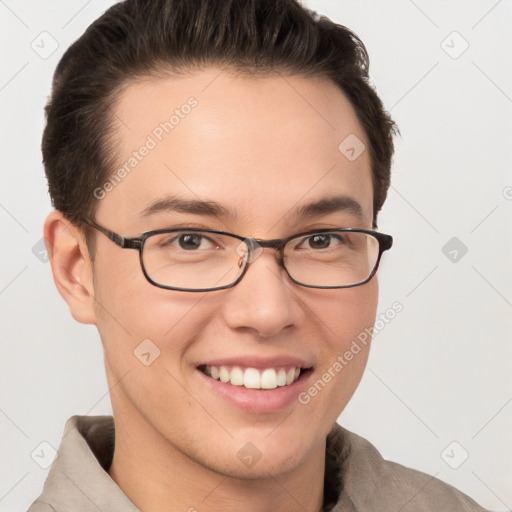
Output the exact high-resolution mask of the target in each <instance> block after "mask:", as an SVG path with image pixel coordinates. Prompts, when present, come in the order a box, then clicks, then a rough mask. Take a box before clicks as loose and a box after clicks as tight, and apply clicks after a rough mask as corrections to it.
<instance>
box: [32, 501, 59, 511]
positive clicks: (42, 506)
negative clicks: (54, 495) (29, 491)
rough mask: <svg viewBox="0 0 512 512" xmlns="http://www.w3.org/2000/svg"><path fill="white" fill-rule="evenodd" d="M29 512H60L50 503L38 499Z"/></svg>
mask: <svg viewBox="0 0 512 512" xmlns="http://www.w3.org/2000/svg"><path fill="white" fill-rule="evenodd" d="M27 512H58V511H57V510H56V509H55V508H54V507H52V506H51V505H50V504H49V503H45V502H44V501H41V500H39V499H37V500H36V501H34V503H32V505H30V508H29V509H28V510H27Z"/></svg>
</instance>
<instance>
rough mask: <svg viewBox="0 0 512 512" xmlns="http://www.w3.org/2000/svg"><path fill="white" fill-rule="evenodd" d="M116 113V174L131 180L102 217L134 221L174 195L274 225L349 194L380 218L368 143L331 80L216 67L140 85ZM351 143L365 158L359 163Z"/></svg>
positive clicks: (129, 90)
mask: <svg viewBox="0 0 512 512" xmlns="http://www.w3.org/2000/svg"><path fill="white" fill-rule="evenodd" d="M113 114H114V116H113V118H114V125H115V129H114V139H113V140H114V144H115V150H116V164H117V166H116V169H115V170H114V177H115V178H116V176H115V174H116V172H117V174H118V175H119V174H121V175H122V176H121V177H119V176H117V178H116V179H115V180H114V181H115V183H114V182H113V183H112V185H113V186H111V187H109V192H108V194H107V195H106V197H105V199H104V200H103V201H100V204H99V208H98V214H99V213H101V212H102V211H103V212H105V213H104V214H103V215H106V216H114V217H115V216H116V212H117V214H119V213H121V212H122V213H123V215H124V218H125V219H127V220H130V222H131V225H133V223H137V222H142V221H141V220H140V219H141V216H140V215H139V216H138V214H140V213H141V212H143V211H146V212H147V210H148V207H150V206H151V204H153V203H154V202H155V201H158V200H160V199H165V197H166V196H168V195H173V196H178V197H180V198H183V199H194V200H204V201H215V202H216V203H219V204H221V205H222V206H225V207H226V208H227V209H228V210H229V211H230V212H234V213H236V217H237V219H238V220H242V221H249V220H251V219H252V220H255V219H257V220H259V221H261V222H264V223H269V225H270V224H271V223H272V220H273V221H274V222H275V220H276V218H277V217H283V216H285V215H286V212H288V211H290V209H291V208H292V207H294V206H300V205H301V204H305V203H306V202H308V201H309V200H314V199H319V198H322V197H326V196H332V195H346V196H350V197H351V198H352V199H354V200H355V201H357V202H358V203H360V205H361V209H362V212H363V215H364V216H366V217H367V218H368V219H369V220H370V222H371V217H372V211H371V210H372V196H373V194H372V187H371V181H372V180H371V171H370V159H369V154H368V153H369V152H368V151H365V150H364V148H365V147H367V146H368V144H367V138H366V135H365V133H364V130H363V129H362V127H361V125H360V123H359V121H358V119H357V117H356V115H355V112H354V109H353V107H352V105H351V104H350V102H349V101H348V100H347V98H346V97H345V95H344V94H343V93H342V92H341V91H340V90H339V88H338V87H336V86H335V84H333V83H331V82H329V81H326V80H320V79H318V78H307V77H303V76H297V75H293V76H286V75H279V74H276V75H270V76H269V75H266V76H250V77H248V76H240V75H236V74H234V73H233V72H228V71H226V70H222V69H218V68H209V69H206V70H202V71H198V72H194V73H190V74H186V75H180V76H172V77H171V76H170V77H168V78H145V79H143V80H140V81H137V82H136V83H131V84H129V85H127V86H126V87H125V88H124V89H123V91H122V92H121V93H120V95H119V98H118V102H117V105H116V107H115V110H114V112H113ZM347 141H348V142H347ZM347 145H348V146H351V148H349V149H352V147H353V149H354V150H355V151H356V152H357V153H359V152H360V151H362V152H361V154H359V155H356V156H357V158H353V156H354V155H353V152H352V153H348V154H347V153H346V151H345V150H346V149H347V148H345V146H347ZM350 157H352V158H350ZM120 169H124V172H118V171H119V170H120ZM267 227H268V226H267Z"/></svg>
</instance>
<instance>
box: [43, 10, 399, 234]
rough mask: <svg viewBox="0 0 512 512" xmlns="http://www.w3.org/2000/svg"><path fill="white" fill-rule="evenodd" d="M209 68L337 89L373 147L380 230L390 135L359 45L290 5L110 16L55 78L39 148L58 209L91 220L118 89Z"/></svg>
mask: <svg viewBox="0 0 512 512" xmlns="http://www.w3.org/2000/svg"><path fill="white" fill-rule="evenodd" d="M211 65H220V66H222V67H226V68H229V69H232V70H234V71H237V72H242V73H248V74H263V75H264V74H272V73H276V72H284V73H289V74H299V75H304V76H314V77H320V78H327V79H329V80H331V81H332V82H334V83H335V84H336V85H337V86H338V87H339V88H340V89H341V90H342V91H343V93H344V94H345V95H346V96H347V97H348V99H349V100H350V102H351V104H352V105H353V107H354V109H355V111H356V114H357V116H358V118H359V121H360V122H361V124H362V126H363V128H364V130H365V132H366V134H367V137H368V140H369V145H370V147H369V151H370V157H371V163H372V178H373V192H374V194H373V195H374V201H373V221H374V225H376V219H377V213H378V212H379V211H380V209H381V208H382V205H383V203H384V200H385V199H386V195H387V191H388V188H389V184H390V169H391V161H392V156H393V150H394V147H393V135H394V134H395V132H396V131H397V130H396V126H395V124H394V123H393V121H392V119H391V118H390V116H389V114H388V113H387V112H386V111H385V109H384V107H383V105H382V102H381V100H380V99H379V97H378V96H377V94H376V92H375V90H374V89H373V87H372V86H371V85H370V83H369V77H368V67H369V60H368V54H367V51H366V49H365V47H364V44H363V43H362V42H361V40H360V39H359V38H358V37H357V36H356V35H355V34H354V33H353V32H351V31H350V30H349V29H347V28H345V27H343V26H341V25H338V24H336V23H334V22H332V21H331V20H329V19H328V18H326V17H323V16H319V15H318V14H316V13H315V12H313V11H311V10H309V9H306V8H305V7H303V6H302V5H300V3H299V2H298V1H296V0H126V1H124V2H121V3H118V4H116V5H114V6H113V7H111V8H110V9H108V10H107V11H106V12H105V13H104V14H103V15H102V16H101V17H100V18H98V19H97V20H96V21H95V22H94V23H92V24H91V25H90V26H89V27H88V28H87V30H86V31H85V33H84V34H83V35H82V36H81V37H80V38H79V39H78V40H77V41H76V42H75V43H73V44H72V45H71V47H70V48H68V50H67V51H66V52H65V54H64V55H63V57H62V59H61V60H60V62H59V64H58V66H57V69H56V70H55V74H54V78H53V88H52V94H51V97H50V100H49V102H48V104H47V106H46V118H47V124H46V128H45V130H44V134H43V141H42V150H43V162H44V166H45V171H46V176H47V178H48V184H49V191H50V196H51V198H52V203H53V205H54V207H55V208H56V209H57V210H60V211H61V212H62V213H63V214H64V215H65V216H66V218H68V219H69V220H70V221H71V222H73V223H74V224H76V225H77V226H79V227H82V228H83V227H84V223H83V220H84V218H87V217H92V216H93V215H94V211H95V208H96V205H97V201H98V199H97V198H96V197H95V195H94V190H95V189H96V188H97V187H98V186H100V185H101V184H103V183H104V182H105V181H106V180H107V179H108V178H109V176H110V175H111V174H112V173H113V172H114V170H115V165H116V162H115V147H114V146H115V144H114V140H115V139H114V133H113V132H114V129H113V126H114V123H113V114H112V112H113V107H114V105H115V102H116V99H117V98H118V97H119V91H120V90H121V89H122V87H123V86H125V85H126V84H128V83H130V82H132V81H133V80H134V79H137V78H143V77H147V76H153V75H155V76H159V75H162V74H164V75H165V74H166V73H167V74H172V73H186V72H187V71H193V70H197V69H202V68H205V67H208V66H211ZM340 142H341V141H340Z"/></svg>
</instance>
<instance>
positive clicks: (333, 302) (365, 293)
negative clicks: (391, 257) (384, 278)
mask: <svg viewBox="0 0 512 512" xmlns="http://www.w3.org/2000/svg"><path fill="white" fill-rule="evenodd" d="M377 303H378V284H377V280H376V279H375V278H374V279H372V280H371V281H370V282H369V283H366V284H365V285H363V286H358V287H355V288H346V289H342V290H336V291H335V292H334V293H333V294H332V295H330V296H326V297H325V299H319V300H318V302H317V307H316V311H315V312H316V313H317V315H318V318H319V320H320V326H323V328H324V334H325V336H324V339H326V340H328V341H327V342H326V343H325V348H326V349H327V351H329V352H332V351H333V350H336V351H337V352H339V351H340V350H343V351H344V350H346V349H347V348H348V347H349V346H350V344H351V342H352V341H353V340H356V339H357V337H358V336H359V334H361V333H362V332H365V329H368V328H370V327H371V326H373V324H374V321H375V314H376V311H377Z"/></svg>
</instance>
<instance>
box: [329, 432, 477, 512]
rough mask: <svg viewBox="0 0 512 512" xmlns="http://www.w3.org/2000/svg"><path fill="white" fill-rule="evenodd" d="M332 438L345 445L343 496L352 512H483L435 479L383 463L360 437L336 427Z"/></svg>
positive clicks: (400, 466) (467, 497) (464, 497)
mask: <svg viewBox="0 0 512 512" xmlns="http://www.w3.org/2000/svg"><path fill="white" fill-rule="evenodd" d="M333 434H334V437H335V438H336V439H337V441H338V443H340V444H343V445H344V450H343V452H344V457H343V461H342V464H343V472H342V475H343V476H342V478H343V484H342V485H343V490H342V496H343V495H345V496H344V499H345V500H346V501H350V502H351V503H352V505H353V506H355V510H358V511H359V510H360V511H366V510H368V511H369V510H379V511H380V512H386V511H390V512H391V511H393V512H395V511H396V510H400V511H401V512H413V511H414V512H440V511H450V512H459V511H460V512H485V509H484V508H482V507H481V506H479V505H478V504H477V503H476V502H475V501H474V500H472V499H471V498H470V497H469V496H466V495H465V494H463V493H462V492H460V491H458V490H457V489H455V488H454V487H452V486H451V485H449V484H447V483H445V482H443V481H441V480H439V479H438V478H436V477H435V476H431V475H427V474H426V473H422V472H421V471H416V470H414V469H410V468H407V467H405V466H402V465H401V464H397V463H395V462H390V461H387V460H385V459H384V458H383V457H382V456H381V454H380V453H379V452H378V450H377V449H376V448H375V447H374V446H373V445H372V444H371V443H370V442H368V441H367V440H366V439H364V438H362V437H361V436H358V435H357V434H354V433H352V432H349V431H348V430H346V429H344V428H343V427H340V426H338V425H337V426H335V428H334V429H333V431H332V432H331V434H330V437H331V438H332V437H333ZM334 510H338V509H337V508H335V509H334ZM339 510H343V508H340V509H339Z"/></svg>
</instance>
